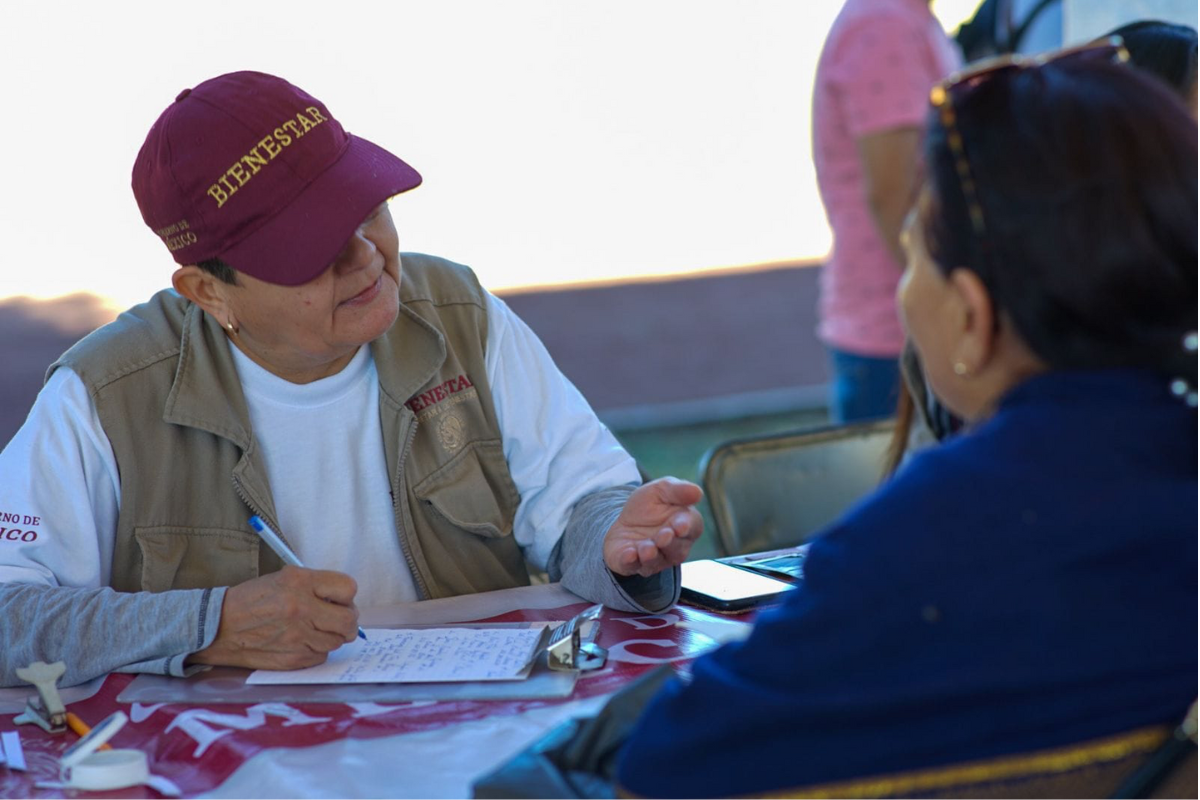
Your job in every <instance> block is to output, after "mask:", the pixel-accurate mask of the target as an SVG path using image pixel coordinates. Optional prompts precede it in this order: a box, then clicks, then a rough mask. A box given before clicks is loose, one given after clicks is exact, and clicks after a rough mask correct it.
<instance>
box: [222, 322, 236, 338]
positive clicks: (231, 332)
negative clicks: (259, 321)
mask: <svg viewBox="0 0 1200 800" xmlns="http://www.w3.org/2000/svg"><path fill="white" fill-rule="evenodd" d="M225 330H227V331H229V335H230V336H236V335H237V332H238V329H237V328H236V327H234V325H233V323H232V322H226V323H225Z"/></svg>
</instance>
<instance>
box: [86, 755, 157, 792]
mask: <svg viewBox="0 0 1200 800" xmlns="http://www.w3.org/2000/svg"><path fill="white" fill-rule="evenodd" d="M149 779H150V764H149V762H148V761H147V759H146V754H145V753H143V752H142V751H141V750H101V751H100V752H97V753H92V754H91V755H90V756H88V757H87V758H84V759H82V760H80V761H77V762H76V763H75V764H74V765H72V766H71V767H70V768H69V769H68V771H67V775H66V783H67V785H68V786H70V787H72V788H74V789H87V790H89V791H95V792H102V791H106V790H108V789H125V788H127V787H129V786H138V785H139V784H143V783H146V782H147V781H148V780H149Z"/></svg>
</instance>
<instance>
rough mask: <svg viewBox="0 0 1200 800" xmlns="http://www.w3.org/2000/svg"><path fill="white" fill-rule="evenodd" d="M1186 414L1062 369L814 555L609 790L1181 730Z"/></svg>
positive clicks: (705, 784) (866, 772)
mask: <svg viewBox="0 0 1200 800" xmlns="http://www.w3.org/2000/svg"><path fill="white" fill-rule="evenodd" d="M1196 433H1197V431H1196V413H1195V411H1193V410H1191V409H1189V408H1187V407H1186V406H1185V405H1184V404H1183V403H1182V402H1180V401H1178V400H1176V399H1175V398H1174V397H1172V396H1171V395H1170V393H1169V391H1168V389H1167V382H1166V381H1165V380H1163V379H1162V378H1159V377H1156V376H1153V375H1149V374H1146V373H1141V372H1136V371H1104V372H1056V373H1049V374H1044V375H1041V376H1038V377H1036V378H1033V379H1031V380H1029V381H1027V382H1026V383H1024V384H1022V385H1020V386H1019V387H1017V388H1016V389H1015V390H1013V391H1012V392H1011V393H1009V395H1008V396H1006V397H1005V399H1004V400H1003V402H1002V403H1001V405H1000V407H999V409H998V410H997V412H996V414H995V415H994V416H993V417H992V418H990V419H989V420H988V421H986V422H985V423H983V424H981V425H980V426H978V427H977V428H976V429H974V430H972V431H970V432H967V433H965V434H963V435H960V436H958V437H956V438H955V439H954V440H952V441H950V442H947V443H946V444H943V445H941V446H939V447H936V448H933V449H931V450H929V451H927V452H924V453H921V454H919V455H917V456H916V457H915V458H914V459H913V460H912V461H911V463H910V464H908V465H907V466H906V467H905V468H904V469H903V470H901V472H900V473H899V474H898V475H897V476H896V477H895V478H894V479H893V480H891V481H890V482H889V483H888V484H886V485H885V486H883V487H882V488H881V489H880V490H879V491H878V492H876V493H875V494H874V495H872V496H870V497H868V498H867V499H866V500H864V501H863V502H862V503H860V504H859V505H858V506H857V507H855V508H854V509H852V510H851V511H850V512H849V513H848V514H847V515H846V516H845V517H843V518H842V519H841V520H840V521H839V522H838V523H836V524H834V525H833V526H831V527H830V528H829V529H828V530H827V531H826V532H825V533H824V535H822V536H821V537H819V538H818V539H817V540H816V541H815V542H814V543H813V545H812V547H811V549H810V552H809V556H808V559H807V561H806V563H805V581H804V583H803V584H802V585H801V586H800V587H799V588H798V589H797V590H796V591H794V592H790V593H789V596H788V599H787V600H786V602H785V603H784V604H783V605H781V606H780V607H778V608H776V609H772V610H769V611H764V612H763V613H761V614H760V616H759V621H758V623H757V625H756V626H755V629H754V632H753V633H752V635H751V636H750V638H749V639H747V640H746V641H744V642H740V643H736V644H730V645H727V646H725V647H722V648H721V649H719V650H717V651H715V652H714V653H712V654H709V655H708V656H705V657H703V658H701V659H699V660H698V661H697V662H696V663H695V664H694V666H693V679H692V680H691V682H690V683H688V684H686V685H685V684H683V683H681V682H679V681H676V682H673V683H672V684H670V685H669V686H668V687H666V688H665V689H664V690H663V691H662V692H661V693H660V694H659V695H658V696H657V697H656V698H655V699H654V700H653V701H652V702H651V704H650V706H649V707H648V709H647V710H646V712H645V714H644V715H643V717H642V719H641V721H640V722H639V725H638V728H637V729H636V730H635V732H634V734H633V736H632V737H631V739H630V740H629V741H628V743H627V744H626V747H625V750H624V752H623V754H622V759H621V763H620V768H619V774H618V781H619V783H620V784H621V786H623V787H624V788H625V789H626V790H627V791H630V792H633V793H636V794H641V795H650V796H658V797H702V796H718V795H728V794H742V793H751V792H762V791H767V790H772V789H787V788H789V787H798V786H802V785H805V784H810V783H819V782H826V781H833V780H844V779H849V778H855V777H867V776H870V775H877V774H881V773H889V772H897V771H903V770H908V769H916V768H921V767H932V766H938V765H946V764H951V763H955V762H960V761H964V760H971V759H978V758H986V757H990V756H998V755H1004V754H1013V753H1020V752H1026V751H1030V750H1036V749H1040V748H1046V747H1053V746H1061V745H1066V744H1071V743H1074V742H1078V741H1083V740H1086V739H1091V738H1097V737H1100V736H1105V735H1110V734H1115V733H1121V732H1124V731H1127V730H1130V729H1132V728H1136V727H1138V726H1143V725H1150V724H1156V723H1173V722H1177V721H1178V719H1180V718H1181V717H1182V715H1183V713H1184V712H1185V711H1186V710H1187V707H1188V705H1189V704H1190V703H1191V702H1192V700H1193V699H1194V698H1195V696H1196V675H1197V672H1196V644H1197V642H1196V623H1197V614H1196V611H1197V590H1196V575H1197V568H1196V556H1197V553H1196V537H1197V522H1196V520H1197V513H1196V512H1197V508H1196V496H1197V482H1196V461H1197V453H1196V443H1197V439H1196Z"/></svg>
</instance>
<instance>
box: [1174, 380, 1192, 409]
mask: <svg viewBox="0 0 1200 800" xmlns="http://www.w3.org/2000/svg"><path fill="white" fill-rule="evenodd" d="M1171 394H1173V395H1175V396H1176V397H1178V398H1180V399H1181V400H1183V401H1184V402H1185V403H1187V404H1188V405H1189V406H1191V407H1192V408H1195V407H1196V402H1197V397H1196V390H1195V389H1193V388H1192V387H1191V385H1189V384H1188V382H1187V381H1185V380H1184V379H1183V378H1176V379H1175V380H1173V381H1171Z"/></svg>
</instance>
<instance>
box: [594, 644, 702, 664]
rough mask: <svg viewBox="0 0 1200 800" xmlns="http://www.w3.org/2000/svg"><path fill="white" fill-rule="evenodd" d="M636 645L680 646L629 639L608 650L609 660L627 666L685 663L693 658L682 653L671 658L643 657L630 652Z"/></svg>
mask: <svg viewBox="0 0 1200 800" xmlns="http://www.w3.org/2000/svg"><path fill="white" fill-rule="evenodd" d="M635 644H642V645H646V646H647V647H659V648H662V647H675V648H678V647H679V645H678V644H676V643H675V642H669V641H665V640H663V639H628V640H626V641H624V642H618V643H616V644H614V645H613V646H612V647H610V648H608V658H609V660H610V661H624V662H625V663H626V664H669V663H671V662H672V661H684V660H686V659H689V658H692V656H691V655H689V654H687V653H680V654H679V655H677V656H672V657H670V658H656V657H655V656H643V655H639V654H638V653H631V652H629V648H630V647H632V646H633V645H635Z"/></svg>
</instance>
